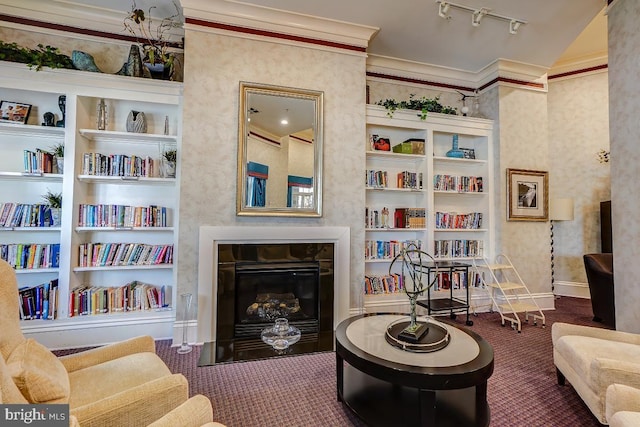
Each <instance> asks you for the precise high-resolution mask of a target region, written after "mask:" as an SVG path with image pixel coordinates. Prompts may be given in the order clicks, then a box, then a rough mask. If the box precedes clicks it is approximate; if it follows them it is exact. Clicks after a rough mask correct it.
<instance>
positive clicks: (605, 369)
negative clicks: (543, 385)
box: [551, 322, 640, 424]
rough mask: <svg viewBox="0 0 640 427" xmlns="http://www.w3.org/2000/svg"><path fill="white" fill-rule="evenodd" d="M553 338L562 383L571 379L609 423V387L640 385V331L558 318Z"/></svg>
mask: <svg viewBox="0 0 640 427" xmlns="http://www.w3.org/2000/svg"><path fill="white" fill-rule="evenodd" d="M551 339H552V342H553V362H554V364H555V366H556V373H557V375H558V384H560V385H564V384H565V379H566V380H569V383H571V385H572V386H573V389H574V390H575V391H576V393H578V395H579V396H580V397H581V398H582V400H583V401H584V402H585V403H586V405H587V407H588V408H589V409H590V410H591V412H592V413H593V415H595V416H596V418H597V419H598V421H600V422H601V423H603V424H608V421H609V420H608V416H607V411H606V407H607V405H610V402H608V400H607V399H608V394H607V387H609V386H610V385H611V384H621V385H626V386H630V387H634V388H640V335H637V334H632V333H628V332H621V331H612V330H610V329H604V328H594V327H590V326H581V325H571V324H568V323H561V322H556V323H554V324H553V325H552V327H551Z"/></svg>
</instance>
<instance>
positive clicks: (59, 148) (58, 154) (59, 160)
mask: <svg viewBox="0 0 640 427" xmlns="http://www.w3.org/2000/svg"><path fill="white" fill-rule="evenodd" d="M51 154H53V156H54V157H55V158H56V166H57V168H58V173H64V144H63V143H61V142H60V143H58V144H56V145H54V146H53V147H51Z"/></svg>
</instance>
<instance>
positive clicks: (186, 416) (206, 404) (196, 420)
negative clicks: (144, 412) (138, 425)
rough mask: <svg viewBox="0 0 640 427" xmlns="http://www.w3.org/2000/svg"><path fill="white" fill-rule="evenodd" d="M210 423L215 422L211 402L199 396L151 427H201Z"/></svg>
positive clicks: (150, 426)
mask: <svg viewBox="0 0 640 427" xmlns="http://www.w3.org/2000/svg"><path fill="white" fill-rule="evenodd" d="M209 422H213V407H212V406H211V401H210V400H209V399H208V398H207V397H205V396H203V395H201V394H198V395H195V396H193V397H192V398H190V399H189V400H187V401H186V402H184V403H183V404H182V405H180V406H178V407H177V408H176V409H174V410H173V411H171V412H169V413H168V414H166V415H165V416H163V417H162V418H160V419H159V420H157V421H155V422H153V423H151V424H149V427H175V426H181V427H201V426H202V425H204V424H206V423H209Z"/></svg>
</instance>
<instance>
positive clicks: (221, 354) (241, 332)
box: [201, 243, 334, 364]
mask: <svg viewBox="0 0 640 427" xmlns="http://www.w3.org/2000/svg"><path fill="white" fill-rule="evenodd" d="M333 255H334V248H333V243H270V244H221V245H218V276H217V281H218V289H217V295H216V299H217V303H216V343H215V349H214V348H211V351H215V363H221V362H232V361H239V360H251V359H258V358H265V357H272V356H281V355H282V354H279V353H277V352H275V351H274V350H273V349H272V348H271V347H269V346H268V345H267V344H265V343H263V342H262V340H261V338H260V333H261V332H262V330H263V329H264V328H266V327H269V326H272V325H273V324H274V321H275V319H276V318H278V317H284V318H287V319H288V320H289V324H290V325H292V326H295V327H297V328H298V329H300V331H301V332H302V337H301V339H300V341H299V342H298V343H296V344H294V345H293V346H292V347H291V348H290V349H289V350H287V353H286V354H300V353H309V352H316V351H327V350H332V349H333V304H334V301H333V300H334V268H333V263H334V261H333ZM203 357H204V359H206V358H211V357H213V354H211V355H208V356H207V355H203ZM203 357H201V364H209V363H202V362H203Z"/></svg>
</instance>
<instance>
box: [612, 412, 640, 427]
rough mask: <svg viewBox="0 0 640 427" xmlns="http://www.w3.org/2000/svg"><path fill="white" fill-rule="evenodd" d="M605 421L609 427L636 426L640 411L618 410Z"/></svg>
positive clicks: (638, 421)
mask: <svg viewBox="0 0 640 427" xmlns="http://www.w3.org/2000/svg"><path fill="white" fill-rule="evenodd" d="M607 421H608V422H609V427H636V426H639V425H640V412H630V411H619V412H616V413H615V414H613V416H612V417H611V418H608V417H607Z"/></svg>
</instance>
